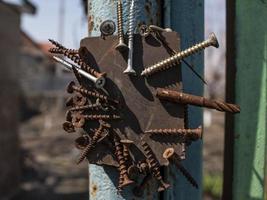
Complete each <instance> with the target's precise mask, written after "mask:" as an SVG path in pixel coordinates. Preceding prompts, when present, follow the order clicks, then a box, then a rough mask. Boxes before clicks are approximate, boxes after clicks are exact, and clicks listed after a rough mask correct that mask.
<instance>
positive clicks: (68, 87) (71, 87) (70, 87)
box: [67, 81, 75, 93]
mask: <svg viewBox="0 0 267 200" xmlns="http://www.w3.org/2000/svg"><path fill="white" fill-rule="evenodd" d="M73 86H75V82H74V81H71V82H70V83H69V84H68V86H67V92H68V93H73V91H74V90H73Z"/></svg>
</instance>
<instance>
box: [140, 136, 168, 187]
mask: <svg viewBox="0 0 267 200" xmlns="http://www.w3.org/2000/svg"><path fill="white" fill-rule="evenodd" d="M141 145H142V147H143V149H144V153H145V156H146V158H147V161H148V163H149V165H150V168H151V170H152V175H153V176H154V177H155V178H156V179H157V181H158V182H159V184H160V186H159V188H158V191H159V192H162V191H164V190H166V189H168V188H169V187H170V184H168V183H165V182H164V181H163V178H162V176H161V174H160V165H159V163H158V161H157V159H156V158H155V155H154V153H153V151H152V149H151V148H150V147H149V145H148V144H147V143H146V142H144V141H142V142H141Z"/></svg>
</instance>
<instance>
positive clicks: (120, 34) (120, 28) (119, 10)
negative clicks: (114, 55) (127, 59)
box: [115, 0, 128, 51]
mask: <svg viewBox="0 0 267 200" xmlns="http://www.w3.org/2000/svg"><path fill="white" fill-rule="evenodd" d="M117 23H118V38H119V44H118V45H117V46H116V47H115V48H116V49H117V50H120V51H121V50H126V49H128V47H127V45H126V44H125V43H124V38H123V24H122V23H123V19H122V2H121V0H118V1H117Z"/></svg>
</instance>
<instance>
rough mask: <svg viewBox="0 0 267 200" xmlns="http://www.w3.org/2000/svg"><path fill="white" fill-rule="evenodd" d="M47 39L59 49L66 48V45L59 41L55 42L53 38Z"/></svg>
mask: <svg viewBox="0 0 267 200" xmlns="http://www.w3.org/2000/svg"><path fill="white" fill-rule="evenodd" d="M48 41H49V42H51V43H52V44H53V45H55V46H56V47H57V48H59V49H66V47H64V46H63V45H62V44H60V43H59V42H57V41H55V40H52V39H48Z"/></svg>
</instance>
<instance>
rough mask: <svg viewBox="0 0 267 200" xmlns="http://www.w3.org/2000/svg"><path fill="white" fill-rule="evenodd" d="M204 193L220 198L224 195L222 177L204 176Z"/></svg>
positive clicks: (215, 175) (216, 175) (214, 175)
mask: <svg viewBox="0 0 267 200" xmlns="http://www.w3.org/2000/svg"><path fill="white" fill-rule="evenodd" d="M203 184H204V192H205V193H208V194H209V195H211V196H213V197H215V198H220V197H221V195H222V184H223V180H222V176H221V175H218V174H205V175H204V183H203Z"/></svg>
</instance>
